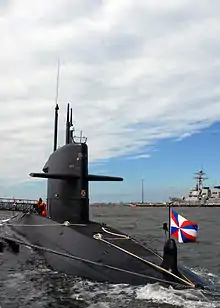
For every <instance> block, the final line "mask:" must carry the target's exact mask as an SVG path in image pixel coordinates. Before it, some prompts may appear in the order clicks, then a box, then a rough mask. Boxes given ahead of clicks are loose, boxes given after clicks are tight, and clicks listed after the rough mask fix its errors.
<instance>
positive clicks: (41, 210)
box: [34, 198, 47, 216]
mask: <svg viewBox="0 0 220 308" xmlns="http://www.w3.org/2000/svg"><path fill="white" fill-rule="evenodd" d="M34 208H35V210H36V211H37V213H38V214H40V215H42V216H46V215H47V205H46V203H45V202H43V200H42V198H39V200H38V201H37V204H36V205H35V206H34Z"/></svg>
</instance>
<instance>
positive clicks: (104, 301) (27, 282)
mask: <svg viewBox="0 0 220 308" xmlns="http://www.w3.org/2000/svg"><path fill="white" fill-rule="evenodd" d="M24 250H26V251H22V254H24V253H25V255H26V260H25V262H24V259H22V260H20V261H19V262H17V263H15V259H16V257H15V256H13V258H10V257H9V256H7V257H6V258H5V260H4V261H5V262H4V266H3V264H2V268H1V269H2V270H4V275H3V276H2V277H3V279H2V281H1V287H0V299H1V305H2V308H4V307H7V305H9V306H10V305H16V307H36V308H37V307H48V305H49V306H50V307H57V306H58V307H64V306H66V307H79V308H81V307H82V308H85V307H87V308H112V307H121V308H123V307H126V308H131V307H132V308H135V307H139V308H142V307H143V308H144V307H152V308H153V307H180V308H181V307H187V308H188V307H190V308H202V307H207V308H217V307H220V298H219V299H215V298H210V296H205V295H204V294H203V293H202V292H201V291H200V290H191V289H187V290H175V289H173V288H172V287H168V288H166V287H163V286H161V285H160V284H158V283H156V284H148V285H146V286H137V287H134V286H128V285H111V284H108V283H94V282H90V281H87V280H82V279H74V278H73V277H72V276H68V275H64V274H60V273H57V272H54V271H52V270H50V269H48V268H47V266H46V264H45V263H44V260H43V258H40V256H39V255H37V254H36V253H35V252H33V251H30V250H28V249H27V248H24ZM7 254H9V253H7ZM27 254H28V258H27ZM13 260H14V266H13V270H11V268H12V262H13ZM199 273H200V274H201V275H202V276H203V277H204V278H207V276H208V277H209V278H210V279H211V281H213V282H214V281H215V282H216V281H219V282H220V277H217V276H214V275H213V274H211V273H208V272H207V271H204V270H203V271H201V270H199Z"/></svg>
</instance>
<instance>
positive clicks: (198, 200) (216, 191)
mask: <svg viewBox="0 0 220 308" xmlns="http://www.w3.org/2000/svg"><path fill="white" fill-rule="evenodd" d="M194 179H195V180H196V184H195V186H194V187H193V188H192V189H190V191H189V194H188V196H182V197H180V198H178V197H170V198H169V199H170V202H171V203H172V204H175V205H186V204H188V205H207V206H215V205H218V206H220V186H214V187H210V186H204V181H205V180H206V179H208V177H207V176H206V173H205V172H204V170H203V169H200V170H199V171H197V172H195V176H194Z"/></svg>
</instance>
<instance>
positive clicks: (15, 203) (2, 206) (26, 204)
mask: <svg viewBox="0 0 220 308" xmlns="http://www.w3.org/2000/svg"><path fill="white" fill-rule="evenodd" d="M36 203H37V200H29V199H14V198H0V210H3V211H4V210H5V211H29V210H30V209H32V208H33V205H34V204H36Z"/></svg>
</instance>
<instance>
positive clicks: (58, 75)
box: [53, 60, 60, 152]
mask: <svg viewBox="0 0 220 308" xmlns="http://www.w3.org/2000/svg"><path fill="white" fill-rule="evenodd" d="M59 78H60V61H59V60H58V64H57V84H56V98H55V104H56V105H55V115H54V146H53V151H54V152H55V151H56V149H57V129H58V110H59V106H58V95H59Z"/></svg>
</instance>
